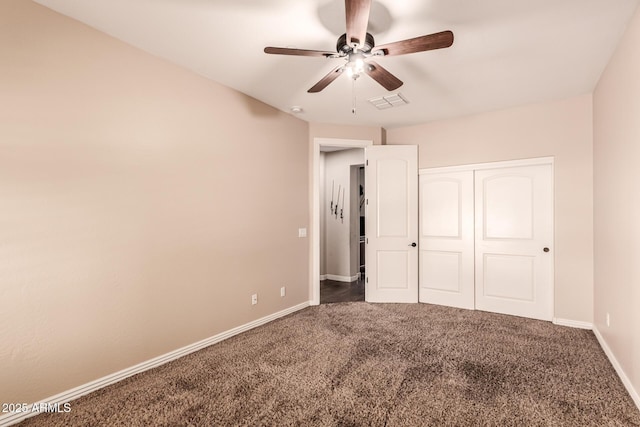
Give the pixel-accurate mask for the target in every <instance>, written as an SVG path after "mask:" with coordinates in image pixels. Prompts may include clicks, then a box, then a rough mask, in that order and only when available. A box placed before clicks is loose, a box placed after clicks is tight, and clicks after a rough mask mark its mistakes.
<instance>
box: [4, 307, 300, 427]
mask: <svg viewBox="0 0 640 427" xmlns="http://www.w3.org/2000/svg"><path fill="white" fill-rule="evenodd" d="M306 307H309V301H306V302H303V303H302V304H298V305H295V306H293V307H289V308H286V309H284V310H282V311H278V312H277V313H273V314H270V315H268V316H265V317H262V318H260V319H257V320H254V321H253V322H249V323H246V324H244V325H241V326H238V327H236V328H233V329H230V330H228V331H225V332H222V333H219V334H217V335H214V336H212V337H209V338H205V339H204V340H202V341H198V342H196V343H193V344H190V345H188V346H185V347H182V348H179V349H177V350H174V351H171V352H169V353H166V354H163V355H162V356H158V357H155V358H153V359H150V360H147V361H146V362H142V363H139V364H137V365H135V366H132V367H130V368H126V369H123V370H121V371H118V372H115V373H113V374H110V375H107V376H105V377H102V378H99V379H97V380H95V381H91V382H88V383H86V384H83V385H81V386H79V387H76V388H72V389H71V390H67V391H64V392H62V393H59V394H56V395H55V396H51V397H49V398H48V399H44V400H42V401H40V402H36V403H34V404H32V405H29V408H33V406H34V405H38V406H39V405H40V404H41V403H44V404H48V405H56V404H58V405H59V406H60V407H62V406H63V405H64V404H65V403H67V402H70V401H72V400H74V399H77V398H79V397H81V396H84V395H85V394H89V393H92V392H94V391H96V390H99V389H101V388H103V387H106V386H108V385H111V384H114V383H116V382H118V381H122V380H123V379H125V378H128V377H130V376H132V375H136V374H139V373H140V372H144V371H147V370H149V369H152V368H155V367H158V366H160V365H164V364H165V363H167V362H170V361H172V360H175V359H178V358H180V357H182V356H186V355H187V354H190V353H193V352H195V351H198V350H201V349H203V348H205V347H208V346H210V345H212V344H216V343H218V342H220V341H224V340H226V339H227V338H231V337H232V336H234V335H238V334H240V333H242V332H246V331H248V330H250V329H253V328H256V327H258V326H261V325H264V324H265V323H269V322H271V321H273V320H276V319H278V318H280V317H283V316H286V315H288V314H291V313H294V312H296V311H299V310H302V309H303V308H306ZM35 415H38V412H34V413H32V412H18V413H9V414H5V415H2V416H0V427H7V426H10V425H13V424H16V423H19V422H20V421H23V420H25V419H27V418H30V417H32V416H35Z"/></svg>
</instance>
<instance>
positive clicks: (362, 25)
mask: <svg viewBox="0 0 640 427" xmlns="http://www.w3.org/2000/svg"><path fill="white" fill-rule="evenodd" d="M344 8H345V12H346V15H347V44H348V45H349V46H352V47H353V45H354V43H356V44H358V45H360V46H363V45H364V42H365V40H366V37H367V26H368V25H369V12H370V11H371V0H345V2H344Z"/></svg>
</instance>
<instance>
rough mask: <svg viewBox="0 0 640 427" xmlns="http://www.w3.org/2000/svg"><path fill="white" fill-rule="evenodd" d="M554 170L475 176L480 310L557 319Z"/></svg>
mask: <svg viewBox="0 0 640 427" xmlns="http://www.w3.org/2000/svg"><path fill="white" fill-rule="evenodd" d="M552 182H553V178H552V169H551V165H537V166H522V167H512V168H501V169H489V170H480V171H476V172H475V193H476V195H475V204H476V206H475V220H476V245H475V246H476V248H475V250H476V308H477V309H479V310H486V311H493V312H498V313H505V314H513V315H517V316H524V317H531V318H535V319H542V320H551V319H552V316H553V277H552V265H553V255H552V253H546V252H544V251H543V249H544V248H545V247H547V248H552V243H553V241H552V240H553V188H552Z"/></svg>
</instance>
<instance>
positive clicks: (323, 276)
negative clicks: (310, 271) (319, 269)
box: [320, 274, 327, 282]
mask: <svg viewBox="0 0 640 427" xmlns="http://www.w3.org/2000/svg"><path fill="white" fill-rule="evenodd" d="M323 280H327V275H326V274H321V275H320V281H321V282H322V281H323Z"/></svg>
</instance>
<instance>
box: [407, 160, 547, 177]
mask: <svg viewBox="0 0 640 427" xmlns="http://www.w3.org/2000/svg"><path fill="white" fill-rule="evenodd" d="M553 161H554V158H553V157H534V158H531V159H518V160H504V161H499V162H488V163H474V164H470V165H454V166H442V167H437V168H423V169H420V170H418V174H419V175H425V174H429V173H444V172H466V171H470V170H473V171H477V170H485V169H499V168H512V167H517V166H534V165H551V166H553Z"/></svg>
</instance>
